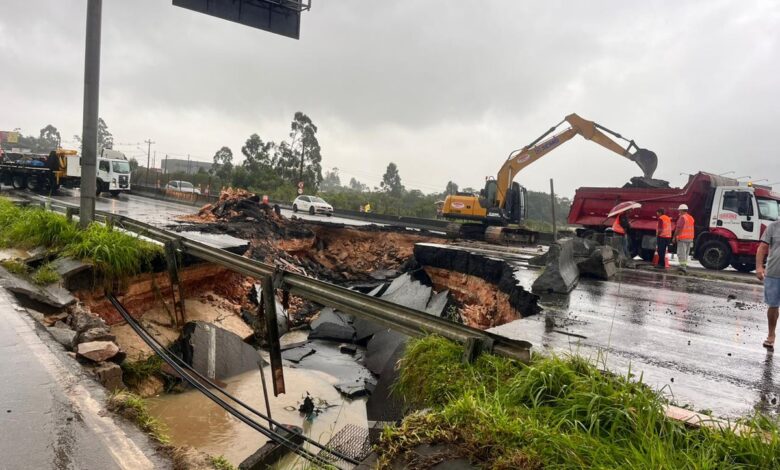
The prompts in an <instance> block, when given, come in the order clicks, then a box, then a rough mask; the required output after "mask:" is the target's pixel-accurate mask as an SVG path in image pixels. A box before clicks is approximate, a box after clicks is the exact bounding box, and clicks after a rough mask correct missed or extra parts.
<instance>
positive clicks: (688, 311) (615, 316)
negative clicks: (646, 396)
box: [491, 270, 780, 417]
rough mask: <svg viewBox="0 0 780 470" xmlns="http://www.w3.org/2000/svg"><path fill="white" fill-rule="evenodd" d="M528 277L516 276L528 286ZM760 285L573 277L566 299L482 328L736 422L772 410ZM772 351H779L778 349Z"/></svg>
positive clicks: (777, 392)
mask: <svg viewBox="0 0 780 470" xmlns="http://www.w3.org/2000/svg"><path fill="white" fill-rule="evenodd" d="M536 275H537V271H535V270H524V271H521V272H520V273H519V274H518V277H519V279H520V282H521V283H522V284H523V286H525V287H526V288H530V285H531V283H532V282H533V280H534V279H535V277H536ZM762 295H763V294H762V287H761V286H759V285H749V284H742V283H734V282H726V281H717V280H710V279H700V278H694V277H681V276H673V275H669V274H666V273H656V272H649V271H638V270H624V271H622V272H621V273H620V274H618V276H617V277H616V278H615V279H614V280H613V281H609V282H603V281H596V280H589V279H581V280H580V283H579V285H578V286H577V288H576V289H575V290H574V291H572V293H571V294H570V295H569V296H561V295H550V296H544V297H543V298H542V300H541V304H542V305H543V307H544V312H543V313H542V314H540V315H536V316H533V317H529V318H525V319H521V320H517V321H515V322H512V323H508V324H506V325H502V326H499V327H496V328H494V329H492V330H491V331H493V332H495V333H498V334H500V335H503V336H507V337H510V338H518V339H525V340H528V341H531V342H532V343H533V344H534V347H535V349H536V350H537V351H539V350H545V351H549V352H554V353H558V354H568V353H578V354H584V355H587V356H590V357H591V358H593V359H594V360H597V361H599V362H600V363H601V364H602V365H605V366H606V368H608V369H610V370H612V371H614V372H619V373H621V374H626V373H628V372H629V370H630V372H631V373H632V374H633V375H634V376H635V378H639V377H640V376H641V378H642V380H643V381H644V382H646V383H648V384H649V385H650V386H652V387H653V388H655V389H657V390H661V391H662V392H663V393H664V394H666V395H668V396H669V397H670V398H672V399H673V400H674V401H675V402H676V403H678V404H680V405H691V406H693V407H694V409H696V410H712V411H713V412H714V413H715V414H716V415H718V416H725V417H736V416H741V415H745V414H749V413H750V412H751V411H752V410H761V411H764V412H767V413H770V414H775V415H776V414H779V413H780V403H778V401H779V400H780V389H779V388H778V386H779V385H780V359H778V360H777V361H775V360H774V354H772V353H771V352H767V350H766V349H764V348H763V347H762V346H761V342H762V341H763V340H764V338H765V337H766V313H765V312H766V310H765V306H764V305H763V303H762V300H763V297H762ZM778 354H780V352H779V353H778Z"/></svg>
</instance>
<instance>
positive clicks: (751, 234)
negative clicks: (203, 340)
mask: <svg viewBox="0 0 780 470" xmlns="http://www.w3.org/2000/svg"><path fill="white" fill-rule="evenodd" d="M624 201H636V202H639V203H641V204H642V207H641V208H640V209H636V210H634V212H633V213H632V214H631V216H630V222H631V228H632V230H631V233H630V237H631V246H632V251H633V253H632V254H634V255H639V256H640V257H641V258H642V259H644V260H646V261H649V260H650V259H652V257H653V253H654V252H655V229H656V226H657V223H658V217H656V214H655V212H656V209H658V208H663V209H664V210H665V211H666V214H667V215H669V216H670V217H671V218H672V220H673V221H674V222H675V223H676V221H677V218H678V217H679V212H678V211H677V207H678V206H679V205H680V204H687V205H688V207H689V213H690V214H691V215H692V216H693V217H694V219H695V220H696V238H695V240H694V247H693V256H694V258H696V259H698V260H699V262H700V263H701V264H702V265H703V266H704V267H705V268H707V269H725V268H726V267H728V266H729V265H731V266H732V267H734V268H735V269H737V270H739V271H742V272H750V271H752V270H754V269H755V267H756V264H755V256H756V250H757V248H758V242H759V240H760V238H761V235H762V234H763V233H764V230H765V229H766V226H767V225H768V224H769V223H770V222H773V221H775V220H777V219H778V217H780V194H778V193H775V192H772V190H771V188H769V187H767V186H759V185H750V184H744V183H743V184H740V182H739V181H737V180H735V179H732V178H724V177H722V176H718V175H713V174H710V173H704V172H700V173H697V174H695V175H691V176H690V177H689V179H688V183H687V184H686V185H685V186H684V187H682V188H654V187H635V186H634V187H623V188H579V189H577V191H576V193H575V195H574V201H573V202H572V206H571V210H570V211H569V219H568V220H569V224H571V225H580V226H582V228H579V229H578V230H577V234H578V235H579V236H584V237H588V236H590V235H592V234H594V233H597V232H605V231H606V230H607V229H609V228H610V227H611V226H612V223H613V222H614V220H615V219H614V217H607V214H608V213H609V211H610V209H612V208H613V207H614V206H615V205H617V204H618V203H620V202H624Z"/></svg>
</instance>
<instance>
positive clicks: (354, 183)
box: [349, 177, 368, 192]
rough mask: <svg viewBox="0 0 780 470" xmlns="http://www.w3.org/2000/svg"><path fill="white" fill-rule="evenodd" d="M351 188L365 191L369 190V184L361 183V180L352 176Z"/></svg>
mask: <svg viewBox="0 0 780 470" xmlns="http://www.w3.org/2000/svg"><path fill="white" fill-rule="evenodd" d="M349 189H351V190H352V191H358V192H364V191H368V186H366V185H365V184H363V183H361V182H360V181H358V180H357V179H355V178H354V177H352V178H350V180H349Z"/></svg>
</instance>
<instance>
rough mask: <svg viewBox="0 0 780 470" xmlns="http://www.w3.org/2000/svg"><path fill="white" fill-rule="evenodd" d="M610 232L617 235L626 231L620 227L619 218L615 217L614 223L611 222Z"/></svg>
mask: <svg viewBox="0 0 780 470" xmlns="http://www.w3.org/2000/svg"><path fill="white" fill-rule="evenodd" d="M612 231H613V232H615V233H617V234H619V235H625V234H626V231H625V230H623V226H622V225H620V216H617V217H615V221H614V222H612Z"/></svg>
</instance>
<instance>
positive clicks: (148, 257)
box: [62, 223, 162, 279]
mask: <svg viewBox="0 0 780 470" xmlns="http://www.w3.org/2000/svg"><path fill="white" fill-rule="evenodd" d="M161 253H162V248H161V247H160V246H158V245H155V244H153V243H149V242H147V241H144V240H141V239H140V238H138V237H136V236H132V235H128V234H127V233H124V232H121V231H118V230H112V229H111V228H109V227H106V226H105V225H101V224H98V223H93V224H90V226H89V227H87V229H86V230H84V231H82V232H80V234H79V237H78V238H77V239H76V240H74V241H73V242H72V243H70V244H68V245H67V246H66V247H65V249H64V250H63V251H62V254H63V255H64V256H71V257H73V258H77V259H80V260H85V261H89V262H91V263H93V264H94V265H95V268H96V269H97V270H98V272H100V273H102V274H103V275H104V276H105V277H106V278H108V279H121V278H124V277H127V276H133V275H136V274H139V273H140V272H142V271H143V270H148V269H149V268H150V266H151V261H152V259H153V258H154V257H155V256H158V255H160V254H161Z"/></svg>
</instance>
